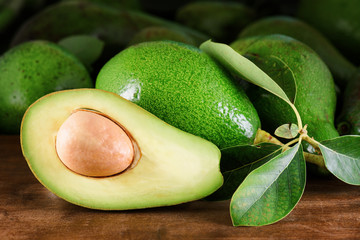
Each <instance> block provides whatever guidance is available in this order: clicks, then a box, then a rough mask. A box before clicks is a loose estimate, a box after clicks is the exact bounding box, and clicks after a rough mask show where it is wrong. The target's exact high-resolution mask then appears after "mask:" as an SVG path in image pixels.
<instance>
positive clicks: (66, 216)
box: [0, 136, 360, 240]
mask: <svg viewBox="0 0 360 240" xmlns="http://www.w3.org/2000/svg"><path fill="white" fill-rule="evenodd" d="M228 208H229V201H220V202H206V201H196V202H191V203H186V204H182V205H178V206H172V207H163V208H153V209H144V210H133V211H112V212H111V211H108V212H106V211H97V210H90V209H86V208H81V207H78V206H75V205H72V204H70V203H67V202H65V201H64V200H62V199H60V198H58V197H56V196H55V195H53V194H52V193H50V192H49V191H48V190H47V189H45V188H44V187H43V186H42V185H41V184H40V183H39V182H38V181H37V180H36V179H35V177H34V176H33V175H32V173H31V171H30V170H29V168H28V166H27V164H26V161H25V160H24V158H23V156H22V153H21V148H20V144H19V137H18V136H0V239H1V240H6V239H96V240H98V239H249V238H251V239H347V240H349V239H360V187H355V186H350V185H347V184H344V183H342V182H340V181H338V180H336V179H315V178H311V179H309V180H308V182H307V186H306V189H305V193H304V195H303V197H302V199H301V201H300V203H299V204H298V205H297V206H296V208H295V209H294V210H293V211H292V212H291V213H290V214H289V215H288V216H287V217H286V218H285V219H283V220H282V221H280V222H278V223H275V224H272V225H269V226H264V227H233V226H232V225H231V220H230V217H229V211H228Z"/></svg>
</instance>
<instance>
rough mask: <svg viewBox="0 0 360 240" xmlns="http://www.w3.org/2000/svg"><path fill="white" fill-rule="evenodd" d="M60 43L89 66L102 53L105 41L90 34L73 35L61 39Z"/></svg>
mask: <svg viewBox="0 0 360 240" xmlns="http://www.w3.org/2000/svg"><path fill="white" fill-rule="evenodd" d="M58 44H59V45H60V46H62V47H63V48H65V49H66V50H68V51H69V52H71V53H72V54H74V55H75V56H76V57H77V58H78V59H79V60H80V61H81V62H82V63H83V64H84V65H85V66H86V67H87V68H90V67H91V64H92V63H94V62H95V61H96V60H97V59H98V58H99V57H100V55H101V53H102V51H103V48H104V42H103V41H101V40H100V39H98V38H96V37H93V36H89V35H73V36H69V37H66V38H63V39H61V40H60V41H59V42H58Z"/></svg>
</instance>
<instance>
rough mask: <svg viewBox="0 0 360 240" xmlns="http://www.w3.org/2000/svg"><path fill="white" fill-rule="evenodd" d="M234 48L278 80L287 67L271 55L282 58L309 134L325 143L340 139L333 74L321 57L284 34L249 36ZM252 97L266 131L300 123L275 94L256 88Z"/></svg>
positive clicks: (297, 105)
mask: <svg viewBox="0 0 360 240" xmlns="http://www.w3.org/2000/svg"><path fill="white" fill-rule="evenodd" d="M231 46H232V47H233V48H234V49H235V50H236V51H238V52H239V53H241V54H243V55H245V56H248V57H249V58H250V59H251V60H253V61H254V62H255V63H259V64H258V66H259V67H260V68H262V69H268V70H269V69H271V71H265V72H267V74H268V75H269V76H270V77H271V78H272V79H274V80H275V81H282V80H283V79H280V78H279V76H280V77H282V76H283V75H282V72H283V71H285V69H284V68H282V67H280V68H279V69H277V66H274V67H272V66H273V64H274V62H272V61H271V60H269V59H271V58H268V57H271V56H275V57H276V58H278V59H280V61H281V62H283V63H284V64H285V65H286V66H288V67H289V68H286V69H290V70H291V72H292V74H293V78H294V80H295V84H296V88H297V91H296V97H295V102H294V103H295V106H296V108H297V110H298V111H299V113H300V116H301V119H302V122H303V124H308V128H307V130H308V135H309V136H310V137H314V138H315V139H316V140H318V141H321V140H325V139H329V138H333V137H336V136H338V133H337V131H336V129H335V127H334V114H335V113H334V112H335V105H336V95H335V87H334V82H333V79H332V76H331V73H330V71H329V70H328V68H327V66H326V65H325V64H324V63H323V61H322V60H321V59H320V58H319V57H318V55H317V54H316V53H315V52H314V51H313V50H312V49H310V48H309V47H308V46H306V45H305V44H303V43H301V42H299V41H297V40H295V39H293V38H291V37H287V36H284V35H277V34H275V35H267V36H256V37H249V38H244V39H240V40H237V41H235V42H234V43H232V44H231ZM247 93H248V96H249V98H250V99H251V101H252V102H253V104H254V106H255V108H256V109H257V111H258V113H259V116H260V119H261V121H262V125H263V129H265V130H268V131H270V132H271V133H273V132H274V130H275V129H276V128H277V127H279V126H280V125H282V124H285V123H290V122H292V123H296V122H297V121H296V118H295V114H294V113H293V110H292V109H291V107H290V106H288V104H287V103H285V102H284V101H283V100H281V99H280V98H278V97H276V96H275V95H273V94H272V93H269V92H267V91H265V90H263V89H260V88H258V87H252V88H251V89H250V90H249V91H248V92H247Z"/></svg>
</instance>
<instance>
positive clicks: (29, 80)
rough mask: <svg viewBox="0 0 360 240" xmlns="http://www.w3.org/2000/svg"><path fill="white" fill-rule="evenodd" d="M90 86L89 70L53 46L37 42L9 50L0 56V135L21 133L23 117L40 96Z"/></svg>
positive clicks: (52, 44) (48, 43) (91, 83)
mask: <svg viewBox="0 0 360 240" xmlns="http://www.w3.org/2000/svg"><path fill="white" fill-rule="evenodd" d="M89 87H93V81H92V79H91V78H90V76H89V74H88V72H87V70H86V68H85V67H84V66H83V65H82V64H81V63H80V61H79V60H78V59H77V58H75V57H74V56H73V55H72V54H70V53H69V52H67V51H65V50H64V49H62V48H60V47H59V46H58V45H56V44H54V43H51V42H47V41H42V40H36V41H30V42H27V43H23V44H20V45H18V46H16V47H14V48H12V49H10V50H8V51H7V52H6V53H4V55H2V56H1V57H0V106H1V108H0V119H1V124H0V132H1V133H7V134H9V133H10V134H18V133H19V131H20V123H21V118H22V116H23V114H24V113H25V111H26V109H27V108H28V107H29V106H30V104H32V103H33V102H34V101H35V100H37V99H38V98H39V97H41V96H43V95H45V94H47V93H50V92H54V91H58V90H63V89H70V88H89Z"/></svg>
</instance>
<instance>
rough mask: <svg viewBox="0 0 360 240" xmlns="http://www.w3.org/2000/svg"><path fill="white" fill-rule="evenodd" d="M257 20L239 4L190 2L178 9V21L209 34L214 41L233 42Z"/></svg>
mask: <svg viewBox="0 0 360 240" xmlns="http://www.w3.org/2000/svg"><path fill="white" fill-rule="evenodd" d="M254 19H255V12H254V11H253V10H252V9H251V8H250V7H248V6H246V5H244V4H242V3H237V2H211V1H201V2H190V3H188V4H186V5H184V6H182V7H181V8H179V9H178V11H177V14H176V20H177V21H178V22H180V23H182V24H184V25H186V26H188V27H191V28H193V29H196V30H198V31H200V32H204V33H206V34H208V35H209V36H210V37H211V38H213V40H216V41H220V42H227V43H228V42H231V41H234V40H235V38H236V34H237V33H238V32H239V31H240V30H241V29H242V28H243V27H245V26H246V25H247V24H249V23H250V22H252V21H253V20H254Z"/></svg>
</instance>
